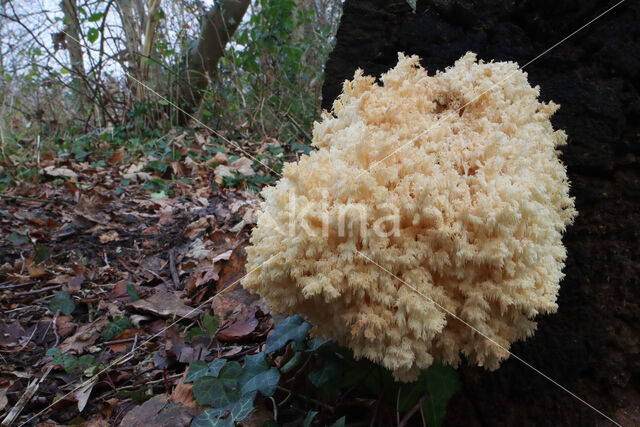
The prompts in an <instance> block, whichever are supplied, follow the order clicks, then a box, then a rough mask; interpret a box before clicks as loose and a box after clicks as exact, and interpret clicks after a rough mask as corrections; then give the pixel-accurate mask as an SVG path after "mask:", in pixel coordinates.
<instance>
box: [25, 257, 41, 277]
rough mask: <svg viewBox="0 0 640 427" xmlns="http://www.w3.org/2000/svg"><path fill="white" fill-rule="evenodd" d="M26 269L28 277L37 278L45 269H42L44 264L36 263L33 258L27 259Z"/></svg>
mask: <svg viewBox="0 0 640 427" xmlns="http://www.w3.org/2000/svg"><path fill="white" fill-rule="evenodd" d="M26 267H27V271H28V272H29V277H31V278H32V279H37V278H39V277H42V276H44V275H45V273H46V271H45V269H44V265H42V264H36V263H35V262H33V260H31V259H29V260H27V262H26Z"/></svg>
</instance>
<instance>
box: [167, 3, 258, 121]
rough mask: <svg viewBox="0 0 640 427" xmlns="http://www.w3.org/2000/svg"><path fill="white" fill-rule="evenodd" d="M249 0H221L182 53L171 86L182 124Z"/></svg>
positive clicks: (194, 106)
mask: <svg viewBox="0 0 640 427" xmlns="http://www.w3.org/2000/svg"><path fill="white" fill-rule="evenodd" d="M249 3H250V0H221V1H219V2H216V4H215V5H214V6H212V7H211V8H210V9H209V10H208V11H207V12H206V13H205V14H204V16H203V19H202V24H201V27H200V37H199V38H198V40H196V42H195V43H194V44H193V45H192V46H191V47H190V49H189V50H188V52H186V54H185V63H184V64H183V66H182V67H181V70H180V75H179V77H178V79H177V82H176V84H175V86H174V91H173V95H174V96H175V98H176V101H177V103H178V105H179V106H180V108H181V109H182V110H183V111H184V112H186V113H187V114H184V112H183V113H182V114H180V115H179V120H178V121H179V122H180V123H184V122H186V120H187V119H188V117H189V116H188V115H190V114H192V113H193V112H194V111H196V109H197V108H198V105H199V104H200V102H201V101H202V97H203V94H204V91H205V90H206V88H207V86H208V84H209V81H210V79H211V74H212V73H213V71H214V70H215V68H216V64H217V63H218V61H219V60H220V58H221V57H222V56H223V55H224V49H225V46H226V44H227V43H228V42H229V39H230V38H231V36H232V35H233V33H234V32H235V30H236V29H237V28H238V25H239V24H240V21H242V17H243V16H244V14H245V12H246V11H247V8H248V7H249Z"/></svg>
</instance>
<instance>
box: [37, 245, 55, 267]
mask: <svg viewBox="0 0 640 427" xmlns="http://www.w3.org/2000/svg"><path fill="white" fill-rule="evenodd" d="M49 258H51V251H49V248H47V247H46V246H45V245H43V244H42V243H38V244H36V250H35V253H34V254H33V262H35V263H36V264H40V263H41V262H45V261H46V260H48V259H49Z"/></svg>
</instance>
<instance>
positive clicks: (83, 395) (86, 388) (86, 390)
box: [73, 379, 97, 412]
mask: <svg viewBox="0 0 640 427" xmlns="http://www.w3.org/2000/svg"><path fill="white" fill-rule="evenodd" d="M96 380H97V379H95V380H90V381H89V382H87V383H86V384H85V385H83V386H82V387H80V388H79V389H78V390H76V391H75V392H74V393H73V395H74V397H75V398H76V400H77V401H78V411H80V412H82V411H83V410H84V407H85V406H87V402H88V401H89V396H91V391H92V390H93V386H94V385H95V384H96Z"/></svg>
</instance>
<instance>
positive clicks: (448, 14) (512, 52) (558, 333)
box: [323, 0, 640, 426]
mask: <svg viewBox="0 0 640 427" xmlns="http://www.w3.org/2000/svg"><path fill="white" fill-rule="evenodd" d="M614 4H615V2H612V1H596V0H585V1H580V2H575V1H569V0H554V1H548V0H542V1H541V0H535V1H529V0H527V1H519V2H516V1H511V0H485V1H480V0H478V1H471V0H468V1H456V0H433V1H418V4H417V9H416V11H415V13H414V12H413V11H412V10H411V8H410V6H409V5H408V2H405V1H401V0H400V1H398V0H396V1H391V0H388V1H383V0H346V2H345V4H344V15H343V17H342V21H341V24H340V28H339V30H338V34H337V43H336V47H335V49H334V51H333V53H332V54H331V56H330V58H329V61H328V63H327V65H326V81H325V85H324V87H323V99H324V107H325V108H330V106H331V103H332V101H333V99H334V98H335V96H336V95H338V94H339V93H340V91H341V87H342V82H343V81H344V80H345V79H348V78H351V77H353V72H354V71H355V69H356V68H362V69H363V70H364V71H365V73H366V74H371V75H375V76H379V74H380V73H381V72H384V71H386V70H387V69H389V68H390V67H392V66H394V65H395V63H396V61H397V52H398V51H402V52H405V53H407V54H417V55H419V56H420V57H421V58H422V65H423V66H424V67H425V68H427V69H428V70H429V72H430V73H433V72H435V71H436V70H443V69H444V68H445V67H446V66H449V65H452V64H453V62H454V61H455V60H456V59H458V58H459V57H460V56H462V55H463V54H464V53H465V52H467V51H474V52H476V53H477V54H478V55H479V58H481V59H484V60H485V61H490V60H496V61H504V60H510V61H516V62H517V63H518V64H520V65H521V66H523V65H525V64H527V63H528V62H530V61H532V60H533V62H531V63H530V64H529V65H526V67H525V68H524V70H525V71H526V72H527V73H528V76H529V81H530V82H531V83H532V84H534V85H539V86H540V91H541V99H542V100H544V101H550V100H553V101H554V102H556V103H559V104H561V106H562V107H561V109H560V110H559V111H558V112H557V113H556V114H555V115H554V117H553V119H552V122H553V125H554V127H555V128H558V129H564V130H565V131H566V132H567V134H568V135H569V145H568V146H565V147H563V148H562V159H563V161H564V163H565V164H566V166H567V168H568V173H569V177H570V180H571V183H572V191H571V192H572V195H573V196H575V198H576V207H577V209H578V211H579V213H580V215H579V217H578V218H577V220H576V222H575V224H574V225H573V226H571V227H570V228H569V229H568V231H567V234H566V235H565V239H564V241H565V244H566V246H567V248H568V250H569V256H568V259H567V265H566V268H565V273H566V277H565V279H564V280H563V282H562V284H561V291H560V295H559V300H558V303H559V306H560V308H559V310H558V312H557V313H556V314H554V315H550V316H544V317H541V318H540V319H539V323H538V331H537V332H536V334H535V336H534V337H533V338H530V339H529V340H527V341H525V342H519V343H515V344H514V345H513V346H512V351H513V353H514V354H516V355H518V356H519V357H521V358H522V359H524V360H525V361H527V362H528V363H530V364H531V365H533V366H535V367H536V368H538V369H540V370H541V371H542V372H544V373H545V374H546V375H548V376H549V377H550V378H552V379H553V380H555V381H557V383H559V384H561V385H562V386H564V387H566V389H568V390H570V391H571V392H572V393H575V394H576V395H577V396H579V397H580V398H581V399H584V401H586V402H588V403H589V404H590V405H593V406H594V407H595V408H598V409H599V410H601V411H603V412H604V413H606V414H607V415H608V416H610V417H612V418H614V419H615V420H616V421H617V422H619V423H621V424H622V425H640V355H639V352H640V343H639V338H640V321H639V320H640V298H639V296H640V286H639V285H640V284H639V283H638V282H639V277H640V256H639V255H640V245H639V244H638V240H639V238H640V227H639V224H640V97H639V96H638V94H639V92H640V78H638V77H639V76H640V3H639V2H632V1H627V2H624V3H623V4H621V5H620V6H618V7H616V8H615V9H613V10H611V11H610V12H608V13H606V14H605V15H604V16H602V17H601V18H599V19H597V20H596V21H595V22H593V23H592V24H590V25H588V26H587V27H586V28H583V29H582V30H580V31H578V32H577V33H576V34H575V35H573V36H571V37H569V38H568V39H567V40H566V41H563V42H562V43H560V44H558V45H557V46H556V47H554V48H553V49H552V50H551V51H549V52H546V53H544V52H545V51H546V50H547V49H549V48H550V47H552V46H554V45H555V44H556V43H558V42H561V41H562V40H563V39H564V38H565V37H567V36H569V35H570V34H572V33H573V32H574V31H576V30H578V29H580V27H582V26H583V25H584V24H586V23H588V22H589V21H591V20H592V19H593V18H596V17H597V16H598V15H600V14H601V13H602V12H604V11H606V10H607V9H608V8H609V7H611V6H613V5H614ZM541 54H542V56H540V57H539V58H537V57H538V55H541ZM536 58H537V59H536ZM460 371H461V375H462V378H463V384H464V390H463V393H461V394H460V395H458V396H457V397H456V398H454V399H453V400H452V401H451V403H450V406H449V408H448V415H447V420H446V423H445V424H446V425H465V426H468V425H491V426H493V425H519V426H529V425H571V426H575V425H608V421H607V420H606V419H605V418H604V417H602V416H601V415H599V414H598V413H597V412H596V411H594V410H593V409H591V408H590V407H589V406H587V405H586V404H585V403H583V402H581V401H579V400H578V399H577V398H575V397H573V396H571V394H569V393H568V392H566V391H564V390H562V389H561V388H560V387H558V386H557V385H555V384H553V383H552V382H551V381H549V380H547V379H545V378H544V377H543V376H541V375H539V374H538V373H536V372H534V371H533V370H532V369H531V368H529V367H527V366H525V364H523V363H522V362H520V361H518V360H516V359H515V358H510V359H509V360H507V361H506V362H505V363H503V365H502V367H501V368H500V369H499V370H497V371H495V372H486V371H484V370H482V369H481V368H477V367H471V366H462V367H461V369H460Z"/></svg>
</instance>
